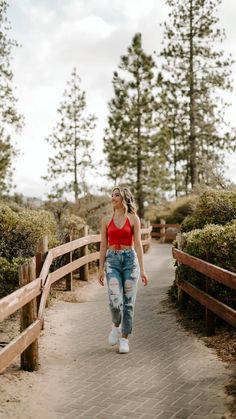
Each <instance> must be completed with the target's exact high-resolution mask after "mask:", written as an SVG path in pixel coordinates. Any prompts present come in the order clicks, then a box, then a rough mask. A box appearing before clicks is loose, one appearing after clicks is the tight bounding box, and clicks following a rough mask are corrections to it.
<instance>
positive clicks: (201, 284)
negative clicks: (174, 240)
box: [177, 220, 236, 309]
mask: <svg viewBox="0 0 236 419" xmlns="http://www.w3.org/2000/svg"><path fill="white" fill-rule="evenodd" d="M184 236H185V238H186V243H185V246H184V248H183V250H184V251H185V252H186V253H188V254H190V255H193V256H195V257H197V258H199V259H203V260H206V261H208V262H210V263H212V264H214V265H216V266H220V267H222V268H224V269H227V270H229V271H231V272H236V220H233V221H231V222H229V223H227V224H226V225H224V226H222V225H213V224H210V225H206V226H205V227H204V228H203V229H202V230H200V229H198V230H193V231H191V232H189V233H187V234H184ZM177 275H178V277H179V278H181V279H185V280H186V281H188V282H190V283H191V284H193V285H196V286H197V287H198V288H200V289H202V290H204V289H205V281H206V279H205V276H204V275H202V274H200V273H198V272H196V271H195V270H193V269H191V268H189V267H187V266H184V265H180V266H179V267H178V268H177ZM209 294H211V295H212V296H214V297H216V298H217V299H219V300H220V301H222V302H223V303H225V304H227V305H229V306H230V307H232V308H234V309H235V308H236V293H235V292H234V291H233V290H232V289H230V288H228V287H226V286H224V285H221V284H220V283H218V282H217V281H214V280H209Z"/></svg>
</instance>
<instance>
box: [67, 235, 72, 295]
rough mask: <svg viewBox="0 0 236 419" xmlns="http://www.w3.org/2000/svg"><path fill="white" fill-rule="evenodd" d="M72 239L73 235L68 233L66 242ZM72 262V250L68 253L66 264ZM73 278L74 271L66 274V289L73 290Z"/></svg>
mask: <svg viewBox="0 0 236 419" xmlns="http://www.w3.org/2000/svg"><path fill="white" fill-rule="evenodd" d="M71 241H72V235H71V234H67V236H66V243H69V242H71ZM70 262H72V252H69V253H67V254H66V264H67V263H70ZM72 278H73V273H72V272H69V273H68V274H67V275H66V276H65V280H66V291H71V290H72Z"/></svg>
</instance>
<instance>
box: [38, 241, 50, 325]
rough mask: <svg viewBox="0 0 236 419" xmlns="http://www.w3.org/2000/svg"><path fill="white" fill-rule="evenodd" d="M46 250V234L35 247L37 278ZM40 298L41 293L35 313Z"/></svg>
mask: <svg viewBox="0 0 236 419" xmlns="http://www.w3.org/2000/svg"><path fill="white" fill-rule="evenodd" d="M47 252H48V236H44V237H42V238H41V239H40V240H39V241H38V243H37V247H36V255H35V260H36V278H38V277H39V275H40V272H41V269H42V267H43V263H44V260H45V258H46V254H47ZM40 300H41V295H39V296H38V297H37V313H38V310H39V306H40ZM42 329H44V321H43V322H42Z"/></svg>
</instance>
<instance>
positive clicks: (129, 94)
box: [104, 33, 167, 217]
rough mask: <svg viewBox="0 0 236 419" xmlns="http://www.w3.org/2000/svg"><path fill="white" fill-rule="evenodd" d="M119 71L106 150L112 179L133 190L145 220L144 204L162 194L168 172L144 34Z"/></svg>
mask: <svg viewBox="0 0 236 419" xmlns="http://www.w3.org/2000/svg"><path fill="white" fill-rule="evenodd" d="M119 70H120V71H115V72H114V75H113V88H114V97H113V98H112V100H111V101H110V103H109V116H108V126H107V128H106V130H105V137H104V151H105V153H106V155H107V160H108V165H109V176H110V178H111V179H113V181H114V182H115V184H117V182H120V183H125V184H127V185H129V186H130V187H131V188H132V190H133V191H134V193H135V196H136V201H137V204H138V210H139V215H140V217H143V216H144V202H145V200H147V199H148V198H149V197H150V196H151V197H152V198H153V195H155V194H156V193H157V192H158V189H160V187H161V186H162V180H163V178H164V177H165V176H166V172H167V169H166V167H165V164H164V163H163V162H164V159H163V149H162V144H161V143H160V137H159V136H158V135H157V127H156V125H157V123H156V112H157V100H156V93H157V79H156V77H157V74H156V66H155V63H154V60H153V58H152V56H151V55H147V54H146V53H145V52H144V50H143V47H142V36H141V34H140V33H138V34H136V35H135V36H134V38H133V40H132V44H131V46H130V47H129V48H128V53H127V55H123V56H122V57H121V63H120V65H119Z"/></svg>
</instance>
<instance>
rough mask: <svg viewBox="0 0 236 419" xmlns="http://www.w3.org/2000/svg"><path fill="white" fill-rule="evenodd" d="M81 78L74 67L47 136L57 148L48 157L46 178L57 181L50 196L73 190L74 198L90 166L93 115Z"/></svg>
mask: <svg viewBox="0 0 236 419" xmlns="http://www.w3.org/2000/svg"><path fill="white" fill-rule="evenodd" d="M80 85H81V79H80V77H79V75H78V74H77V70H76V68H74V70H73V72H72V75H71V79H70V81H69V82H68V89H67V90H66V91H65V92H64V99H63V101H62V103H61V104H60V107H59V109H58V111H57V112H58V115H59V122H58V123H57V125H56V127H55V129H54V130H53V133H52V134H51V135H50V136H49V137H48V138H47V141H48V142H49V144H51V145H52V146H53V148H54V149H55V150H56V154H55V155H54V157H52V158H49V164H48V175H47V176H45V177H43V179H45V180H46V181H56V183H54V185H53V188H52V193H51V194H49V197H50V198H61V197H62V196H63V195H64V194H65V193H67V192H69V193H71V192H72V193H73V195H74V199H75V202H76V201H78V198H79V195H80V194H81V193H83V192H85V191H86V180H85V170H86V169H87V168H88V167H91V166H92V158H91V152H92V150H93V147H92V138H91V131H92V130H93V129H94V128H95V120H96V118H95V116H94V115H91V114H89V115H87V114H86V113H85V111H86V98H85V92H84V91H82V90H81V86H80Z"/></svg>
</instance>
